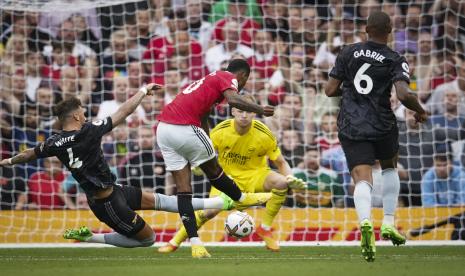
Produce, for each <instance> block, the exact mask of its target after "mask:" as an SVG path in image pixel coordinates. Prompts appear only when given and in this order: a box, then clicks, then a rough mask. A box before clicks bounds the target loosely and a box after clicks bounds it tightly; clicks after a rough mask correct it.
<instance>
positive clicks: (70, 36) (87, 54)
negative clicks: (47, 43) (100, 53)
mask: <svg viewBox="0 0 465 276" xmlns="http://www.w3.org/2000/svg"><path fill="white" fill-rule="evenodd" d="M55 39H56V40H57V41H58V42H59V43H62V44H63V46H64V47H66V48H68V49H70V51H71V55H72V56H73V57H75V58H77V59H78V60H84V59H86V58H95V56H96V54H95V52H94V50H92V49H91V48H90V47H89V46H87V45H85V44H83V43H82V42H80V41H78V40H77V33H76V29H75V26H74V23H73V21H71V19H67V20H65V21H63V22H62V23H61V25H60V30H59V32H58V33H57V36H56V38H55Z"/></svg>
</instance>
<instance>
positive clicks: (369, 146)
mask: <svg viewBox="0 0 465 276" xmlns="http://www.w3.org/2000/svg"><path fill="white" fill-rule="evenodd" d="M339 141H340V142H341V146H342V149H343V150H344V154H345V156H346V159H347V165H348V166H349V170H350V171H352V169H353V168H354V167H355V166H357V165H374V164H375V160H389V159H391V158H393V157H394V156H395V155H396V154H397V152H398V151H399V130H398V129H397V127H394V128H393V129H392V131H391V133H389V134H388V135H386V136H385V137H383V138H382V139H380V140H373V141H370V140H351V139H348V138H347V137H344V136H342V135H339Z"/></svg>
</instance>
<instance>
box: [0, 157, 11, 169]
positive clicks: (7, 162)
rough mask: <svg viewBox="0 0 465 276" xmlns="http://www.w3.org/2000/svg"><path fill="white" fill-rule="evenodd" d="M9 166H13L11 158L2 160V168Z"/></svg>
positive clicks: (0, 164)
mask: <svg viewBox="0 0 465 276" xmlns="http://www.w3.org/2000/svg"><path fill="white" fill-rule="evenodd" d="M8 166H11V159H10V158H8V159H3V160H0V167H8Z"/></svg>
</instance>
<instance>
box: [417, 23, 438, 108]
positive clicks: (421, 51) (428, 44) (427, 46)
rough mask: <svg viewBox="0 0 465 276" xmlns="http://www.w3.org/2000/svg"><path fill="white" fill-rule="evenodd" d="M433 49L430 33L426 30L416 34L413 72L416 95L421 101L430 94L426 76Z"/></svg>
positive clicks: (428, 81)
mask: <svg viewBox="0 0 465 276" xmlns="http://www.w3.org/2000/svg"><path fill="white" fill-rule="evenodd" d="M434 50H435V49H434V48H433V36H432V35H431V33H430V32H428V31H422V32H420V34H419V35H418V55H417V64H416V72H415V74H416V75H417V78H418V80H417V83H418V89H419V91H418V92H419V93H418V97H419V99H420V100H421V101H422V102H423V103H424V102H426V100H428V98H429V96H430V95H431V94H430V92H429V84H430V80H429V79H427V77H428V74H429V73H428V70H429V68H430V63H431V60H432V59H433V58H432V55H431V53H432V52H434ZM425 90H428V91H425Z"/></svg>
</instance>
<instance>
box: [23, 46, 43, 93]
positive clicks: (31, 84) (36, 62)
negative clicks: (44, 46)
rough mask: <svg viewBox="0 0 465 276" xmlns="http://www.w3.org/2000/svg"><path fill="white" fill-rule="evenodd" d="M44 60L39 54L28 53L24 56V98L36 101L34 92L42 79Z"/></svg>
mask: <svg viewBox="0 0 465 276" xmlns="http://www.w3.org/2000/svg"><path fill="white" fill-rule="evenodd" d="M43 73H44V58H43V56H42V54H41V53H40V52H35V51H29V52H28V53H27V54H26V96H27V98H28V99H29V100H31V101H36V91H37V88H38V87H39V85H40V84H41V82H42V81H43V80H45V81H47V79H44V75H43Z"/></svg>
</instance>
